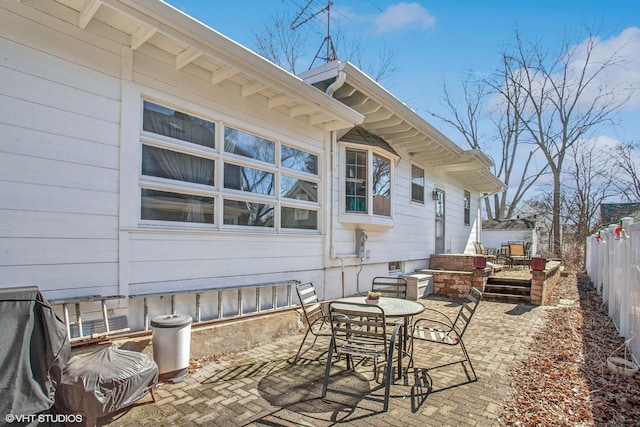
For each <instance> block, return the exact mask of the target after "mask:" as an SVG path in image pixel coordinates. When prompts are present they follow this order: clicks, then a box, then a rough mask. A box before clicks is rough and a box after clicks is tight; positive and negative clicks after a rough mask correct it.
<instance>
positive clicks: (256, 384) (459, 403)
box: [100, 277, 638, 426]
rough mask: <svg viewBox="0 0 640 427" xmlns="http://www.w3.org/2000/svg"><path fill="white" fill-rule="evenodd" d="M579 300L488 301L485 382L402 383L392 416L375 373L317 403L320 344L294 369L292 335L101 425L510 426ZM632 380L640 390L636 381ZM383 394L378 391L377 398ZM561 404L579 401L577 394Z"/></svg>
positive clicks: (420, 361) (477, 321) (340, 379)
mask: <svg viewBox="0 0 640 427" xmlns="http://www.w3.org/2000/svg"><path fill="white" fill-rule="evenodd" d="M574 279H575V277H574ZM574 291H575V286H574ZM576 295H577V293H576V292H573V294H572V295H567V296H563V295H562V292H561V293H559V294H557V295H555V299H554V300H555V301H556V303H557V305H556V306H547V307H534V306H527V305H517V304H506V303H495V302H488V301H484V302H483V303H482V304H481V305H480V307H479V309H478V312H477V313H476V317H475V318H474V321H473V322H472V324H471V326H470V327H469V331H468V335H466V336H465V343H466V344H467V348H468V350H469V353H470V356H471V358H472V360H473V363H474V366H475V368H476V372H477V373H478V377H479V380H478V381H477V382H473V383H466V384H464V382H465V381H466V376H465V375H464V373H463V371H462V369H461V368H460V367H459V365H455V366H452V367H448V368H443V369H442V370H440V371H439V372H436V371H429V375H430V377H431V378H432V380H433V386H434V391H433V392H432V393H430V394H429V395H428V397H427V398H426V400H425V401H421V400H420V399H419V398H412V394H411V388H410V387H405V386H395V387H393V388H392V394H393V395H395V397H393V398H392V399H391V403H390V409H389V412H387V413H381V412H380V410H381V406H382V405H381V403H380V402H378V401H371V400H370V399H369V398H370V397H371V395H370V394H369V390H370V389H372V388H374V387H375V386H376V385H377V384H375V383H373V382H372V381H370V380H371V379H372V375H371V370H370V369H369V367H362V366H361V367H359V369H358V371H357V373H356V374H353V373H348V372H347V373H345V374H344V375H343V374H342V373H338V372H339V371H338V370H336V371H334V372H335V374H334V375H335V376H334V377H333V378H332V384H333V388H336V387H340V385H344V387H343V388H344V389H347V388H348V389H349V390H353V391H354V395H353V396H350V397H348V398H345V397H344V396H343V395H338V394H335V393H329V394H328V395H327V398H326V399H324V400H322V399H320V394H321V388H322V375H323V370H324V364H323V360H322V356H323V355H322V352H321V349H322V348H323V347H322V344H318V345H316V347H315V348H314V349H313V350H311V351H310V352H308V353H306V354H305V356H304V357H303V359H302V360H301V361H299V362H298V364H296V365H293V364H291V363H290V362H291V360H292V358H293V356H294V355H295V353H296V350H297V347H298V345H299V343H300V339H301V338H302V335H294V336H289V337H286V338H283V339H280V340H277V341H276V342H273V343H271V344H268V345H263V346H259V347H255V348H252V349H250V350H247V351H243V352H238V353H234V354H231V355H226V356H223V357H216V356H212V357H211V358H209V360H206V361H202V363H201V366H200V367H199V368H198V369H196V370H195V372H193V373H192V374H190V375H189V376H188V377H187V378H186V379H185V381H183V382H180V383H177V384H163V385H162V386H160V387H159V388H158V390H157V398H158V400H157V402H156V403H155V404H153V403H151V401H150V399H146V400H143V401H142V402H139V403H138V404H137V405H135V406H133V407H131V408H128V409H127V410H124V411H122V412H120V413H117V414H114V415H113V416H111V417H108V418H104V419H102V420H100V421H101V424H100V425H133V426H137V425H211V426H217V425H220V426H231V425H233V426H244V425H251V426H259V425H272V426H273V425H278V426H289V425H290V426H294V425H295V426H298V425H311V426H328V425H335V424H338V423H348V424H349V425H353V426H370V425H387V424H389V425H438V426H441V425H483V426H484V425H501V424H503V425H504V421H501V420H500V416H501V414H503V413H504V411H505V408H503V405H504V404H505V402H507V404H506V407H507V409H508V408H509V402H510V401H511V402H513V401H514V399H516V400H517V398H518V397H519V396H518V395H514V392H515V391H518V390H519V389H518V387H517V384H516V383H515V379H514V376H513V375H512V371H513V370H515V369H522V365H523V363H525V361H526V360H527V357H528V356H527V354H528V349H530V345H531V344H533V343H534V342H536V343H537V342H538V341H537V338H536V336H537V335H543V336H544V334H542V333H543V332H545V325H546V322H547V318H548V315H549V311H553V310H558V307H563V308H565V309H567V308H571V309H579V301H578V300H575V299H573V298H576ZM423 303H424V304H425V305H427V306H429V307H435V308H438V309H441V310H444V311H450V312H453V311H455V310H456V308H457V307H458V305H457V303H455V302H452V301H451V300H448V299H442V298H435V297H434V298H429V299H427V300H423ZM600 315H601V316H604V314H602V313H600ZM515 331H517V333H514V332H515ZM586 333H588V331H587V332H586ZM439 347H440V346H439ZM421 348H422V349H426V347H421ZM533 348H535V347H533ZM435 351H437V352H438V353H437V354H436V353H435ZM447 354H448V353H445V352H444V351H443V349H440V348H437V349H434V351H426V350H423V351H421V352H420V354H419V355H417V356H416V365H417V366H433V364H434V363H435V364H438V363H442V362H443V361H445V360H446V358H447ZM575 357H576V358H577V359H578V360H580V359H581V357H582V356H581V355H580V354H576V355H575ZM632 381H633V383H634V384H636V385H637V383H638V381H637V380H632ZM460 383H463V384H461V385H457V384H460ZM449 386H452V387H451V388H448V389H447V387H449ZM519 392H523V391H519ZM381 393H382V392H381V391H376V392H375V393H373V397H380V396H381ZM563 398H566V399H567V400H572V399H571V396H570V395H568V396H563ZM636 398H637V397H636ZM589 405H590V404H589ZM510 413H511V416H512V418H511V420H512V421H513V419H518V418H517V416H518V415H517V414H519V413H518V411H515V413H516V418H513V413H514V411H511V412H510ZM520 415H521V416H523V415H522V414H520Z"/></svg>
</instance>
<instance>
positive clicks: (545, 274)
mask: <svg viewBox="0 0 640 427" xmlns="http://www.w3.org/2000/svg"><path fill="white" fill-rule="evenodd" d="M561 264H562V263H561V262H559V261H548V262H547V265H546V267H545V269H544V270H543V271H533V270H532V271H531V304H533V305H546V304H549V290H551V289H553V288H554V287H555V285H556V284H557V283H558V281H559V280H560V273H561V270H562V269H561V268H560V266H561Z"/></svg>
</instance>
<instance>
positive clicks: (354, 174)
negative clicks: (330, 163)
mask: <svg viewBox="0 0 640 427" xmlns="http://www.w3.org/2000/svg"><path fill="white" fill-rule="evenodd" d="M347 179H358V180H364V181H366V179H367V152H366V151H356V150H347Z"/></svg>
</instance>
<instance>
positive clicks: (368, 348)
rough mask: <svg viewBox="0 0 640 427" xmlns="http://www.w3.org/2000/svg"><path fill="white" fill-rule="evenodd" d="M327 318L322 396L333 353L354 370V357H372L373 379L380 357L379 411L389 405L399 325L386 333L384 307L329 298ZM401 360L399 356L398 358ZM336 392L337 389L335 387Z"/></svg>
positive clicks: (376, 375)
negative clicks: (381, 387)
mask: <svg viewBox="0 0 640 427" xmlns="http://www.w3.org/2000/svg"><path fill="white" fill-rule="evenodd" d="M329 317H330V318H331V330H332V337H331V344H330V345H329V354H328V355H327V364H326V368H325V372H324V382H323V386H322V398H325V397H326V396H327V391H328V389H329V377H330V374H331V365H333V364H334V363H335V361H334V359H333V357H332V356H333V353H334V352H335V353H336V354H337V355H338V356H341V355H345V358H346V363H347V369H351V370H354V371H355V366H356V364H355V361H354V359H356V358H358V359H361V360H365V359H372V360H373V374H374V380H376V381H378V377H379V368H378V363H379V361H384V374H383V375H384V377H383V378H384V401H383V411H384V412H387V411H388V409H389V395H390V390H391V383H392V381H393V380H392V378H393V362H394V358H393V354H394V351H395V349H396V348H398V357H402V353H401V349H400V346H397V345H396V344H397V339H398V335H399V334H400V333H401V332H402V325H401V324H397V325H395V326H394V327H393V332H392V333H391V334H390V335H387V322H386V320H387V319H386V316H385V313H384V310H383V309H382V307H379V306H377V305H368V304H355V303H344V302H338V301H335V302H332V303H330V304H329ZM400 360H401V359H400ZM335 391H336V392H338V390H335Z"/></svg>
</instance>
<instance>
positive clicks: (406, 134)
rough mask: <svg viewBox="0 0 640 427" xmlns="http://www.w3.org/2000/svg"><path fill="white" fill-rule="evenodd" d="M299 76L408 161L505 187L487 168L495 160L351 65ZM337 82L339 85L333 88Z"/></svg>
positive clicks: (477, 184)
mask: <svg viewBox="0 0 640 427" xmlns="http://www.w3.org/2000/svg"><path fill="white" fill-rule="evenodd" d="M300 77H301V78H302V79H304V80H305V81H306V82H307V83H309V84H312V85H315V86H316V87H318V88H319V89H321V90H325V91H327V92H329V93H331V94H332V95H333V97H334V98H336V99H337V100H339V101H340V102H342V103H344V104H345V105H347V106H349V107H351V108H353V109H354V110H356V111H357V112H359V113H360V114H362V115H364V121H363V123H362V124H361V125H360V126H361V127H362V128H363V129H365V130H366V131H367V132H370V133H372V134H374V135H376V136H378V137H380V138H382V139H384V140H385V141H386V142H387V143H388V144H389V145H390V146H391V147H393V148H394V149H396V150H399V151H402V152H405V153H408V155H409V156H410V157H411V159H412V160H415V161H416V162H419V163H421V164H424V165H427V166H431V167H435V168H438V169H439V170H441V171H443V172H445V173H447V174H449V175H451V176H453V177H455V178H456V179H458V180H460V181H462V182H463V183H464V185H465V186H467V187H468V188H472V189H475V190H477V191H479V192H483V193H493V192H497V191H503V190H504V189H505V188H506V187H505V185H504V183H502V181H500V180H499V179H498V178H497V177H496V176H495V175H493V173H491V171H490V170H489V168H490V167H491V166H493V162H492V161H491V159H489V158H488V157H487V156H486V155H485V154H484V153H482V152H481V151H479V150H463V149H462V148H460V147H459V146H457V145H456V144H455V143H453V141H451V140H449V139H448V138H447V137H446V136H444V135H443V134H442V133H441V132H440V131H438V130H437V129H436V128H434V127H433V126H431V125H430V124H429V123H428V122H427V121H426V120H424V119H423V118H422V117H420V116H419V115H418V114H416V112H415V111H413V110H412V109H410V108H409V107H407V105H406V104H404V103H402V102H401V101H399V100H398V99H397V98H395V97H394V96H393V95H392V94H391V93H389V92H388V91H387V90H386V89H385V88H383V87H382V86H380V85H379V84H378V83H377V82H375V81H374V80H372V79H371V78H370V77H369V76H367V75H366V74H364V73H363V72H362V71H360V70H359V69H358V68H356V67H355V66H353V65H352V64H350V63H348V62H341V61H334V62H331V63H328V64H324V65H322V66H320V67H318V68H315V69H312V70H309V71H307V72H305V73H302V74H301V75H300ZM335 81H340V82H342V81H343V83H342V84H335V85H333V86H332V84H333V82H335Z"/></svg>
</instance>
